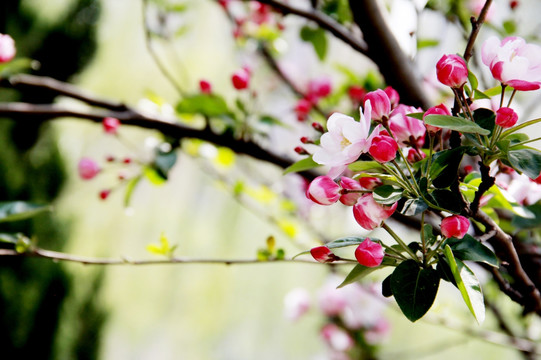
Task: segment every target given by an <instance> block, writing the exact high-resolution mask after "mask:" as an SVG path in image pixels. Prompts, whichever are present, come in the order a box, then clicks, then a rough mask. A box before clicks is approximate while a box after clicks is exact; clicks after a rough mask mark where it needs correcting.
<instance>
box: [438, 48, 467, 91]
mask: <svg viewBox="0 0 541 360" xmlns="http://www.w3.org/2000/svg"><path fill="white" fill-rule="evenodd" d="M436 74H437V76H438V80H439V81H440V82H441V83H442V84H443V85H447V86H449V87H452V88H460V87H462V85H464V84H465V83H466V81H467V80H468V66H467V65H466V61H465V60H464V59H463V58H462V57H460V56H458V55H453V54H451V55H443V56H442V57H441V59H440V60H439V61H438V63H437V64H436Z"/></svg>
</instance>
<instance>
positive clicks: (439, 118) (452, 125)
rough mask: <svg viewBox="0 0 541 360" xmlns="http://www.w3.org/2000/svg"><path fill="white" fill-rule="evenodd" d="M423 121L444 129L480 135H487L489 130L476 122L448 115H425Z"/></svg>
mask: <svg viewBox="0 0 541 360" xmlns="http://www.w3.org/2000/svg"><path fill="white" fill-rule="evenodd" d="M424 121H425V123H426V124H428V125H432V126H437V127H440V128H444V129H449V130H455V131H458V132H461V133H468V134H480V135H489V134H490V131H488V130H486V129H483V128H482V127H481V126H479V125H477V124H476V123H474V122H472V121H470V120H467V119H464V118H460V117H456V116H449V115H427V116H425V118H424Z"/></svg>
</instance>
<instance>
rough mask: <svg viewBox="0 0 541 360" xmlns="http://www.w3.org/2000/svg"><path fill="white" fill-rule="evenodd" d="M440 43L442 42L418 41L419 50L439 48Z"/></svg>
mask: <svg viewBox="0 0 541 360" xmlns="http://www.w3.org/2000/svg"><path fill="white" fill-rule="evenodd" d="M439 43H440V41H439V40H437V39H418V40H417V49H418V50H420V49H422V48H427V47H434V46H438V45H439Z"/></svg>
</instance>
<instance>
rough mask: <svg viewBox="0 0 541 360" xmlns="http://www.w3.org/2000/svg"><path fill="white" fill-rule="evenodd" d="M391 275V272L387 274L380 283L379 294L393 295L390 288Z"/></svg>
mask: <svg viewBox="0 0 541 360" xmlns="http://www.w3.org/2000/svg"><path fill="white" fill-rule="evenodd" d="M391 276H393V274H391V275H389V276H387V277H386V278H385V279H383V282H382V283H381V295H383V296H385V297H391V296H393V291H392V290H391Z"/></svg>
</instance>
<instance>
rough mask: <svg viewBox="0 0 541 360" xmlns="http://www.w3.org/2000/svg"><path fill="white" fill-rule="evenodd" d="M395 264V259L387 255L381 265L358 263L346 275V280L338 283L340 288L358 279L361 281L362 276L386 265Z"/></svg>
mask: <svg viewBox="0 0 541 360" xmlns="http://www.w3.org/2000/svg"><path fill="white" fill-rule="evenodd" d="M394 264H395V260H394V259H391V258H389V257H387V256H386V257H384V258H383V261H382V262H381V265H379V266H374V267H368V266H364V265H361V264H357V265H355V267H354V268H353V269H352V270H351V271H350V272H349V274H348V275H347V276H346V278H345V279H344V281H343V282H342V283H341V284H340V285H338V288H341V287H344V286H346V285H349V284H352V283H354V282H356V281H359V280H361V279H362V278H364V277H365V276H367V275H368V274H371V273H372V272H374V271H375V270H378V269H381V268H384V267H386V266H391V265H394Z"/></svg>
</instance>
